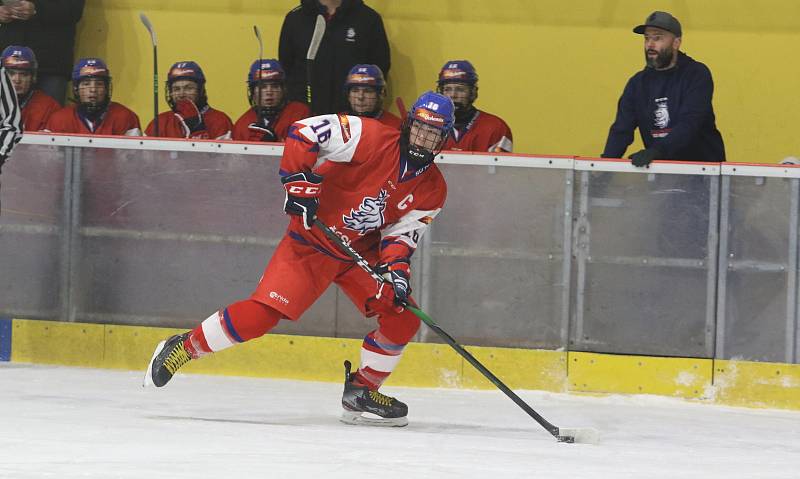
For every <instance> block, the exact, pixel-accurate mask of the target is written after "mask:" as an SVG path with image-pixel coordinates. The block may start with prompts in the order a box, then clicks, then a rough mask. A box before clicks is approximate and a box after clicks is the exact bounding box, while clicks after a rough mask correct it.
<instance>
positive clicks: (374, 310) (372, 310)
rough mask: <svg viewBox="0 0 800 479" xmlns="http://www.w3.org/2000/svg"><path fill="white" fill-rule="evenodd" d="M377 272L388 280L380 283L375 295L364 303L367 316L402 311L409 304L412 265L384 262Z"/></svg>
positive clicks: (403, 262) (377, 268)
mask: <svg viewBox="0 0 800 479" xmlns="http://www.w3.org/2000/svg"><path fill="white" fill-rule="evenodd" d="M375 272H376V273H378V274H380V275H381V276H383V277H384V278H386V282H383V283H381V284H379V285H378V291H377V293H375V296H372V297H371V298H369V299H367V302H366V304H365V305H364V309H366V310H367V317H368V318H371V317H372V316H375V315H377V314H387V313H388V314H391V313H402V312H403V309H404V307H405V305H406V304H408V295H410V294H411V286H410V282H411V267H410V266H409V264H408V262H407V261H395V262H394V263H392V264H382V265H380V266H378V267H376V268H375Z"/></svg>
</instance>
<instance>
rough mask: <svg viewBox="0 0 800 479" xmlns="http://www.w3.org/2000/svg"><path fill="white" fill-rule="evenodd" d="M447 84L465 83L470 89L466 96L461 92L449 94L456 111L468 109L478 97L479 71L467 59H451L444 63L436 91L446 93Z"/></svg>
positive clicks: (460, 111) (461, 111)
mask: <svg viewBox="0 0 800 479" xmlns="http://www.w3.org/2000/svg"><path fill="white" fill-rule="evenodd" d="M445 85H463V86H465V87H466V88H467V89H468V90H469V91H468V93H467V95H466V98H464V95H463V94H461V93H456V94H453V93H452V92H448V94H447V96H450V98H451V99H452V100H453V102H454V103H455V107H456V113H463V112H465V111H468V110H469V109H470V108H472V104H473V103H474V102H475V100H477V99H478V73H477V72H476V71H475V67H474V66H472V63H470V62H469V61H467V60H450V61H448V62H446V63H445V64H444V65H442V69H441V70H440V71H439V79H438V81H437V88H436V91H437V92H439V93H441V94H443V95H444V94H445ZM457 90H461V88H457Z"/></svg>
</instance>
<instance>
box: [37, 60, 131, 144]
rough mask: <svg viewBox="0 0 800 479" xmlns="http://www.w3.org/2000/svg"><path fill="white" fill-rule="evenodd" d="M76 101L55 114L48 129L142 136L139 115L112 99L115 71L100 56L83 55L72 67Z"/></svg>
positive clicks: (89, 133) (80, 132)
mask: <svg viewBox="0 0 800 479" xmlns="http://www.w3.org/2000/svg"><path fill="white" fill-rule="evenodd" d="M72 94H73V96H74V102H75V104H73V105H70V106H67V107H65V108H62V109H61V110H59V111H57V112H55V113H53V114H52V115H51V116H50V119H48V120H47V126H46V127H45V131H52V132H54V133H79V134H83V135H126V136H141V134H142V129H141V126H140V125H139V117H138V116H136V113H134V112H133V111H131V110H130V109H129V108H127V107H125V106H123V105H120V104H119V103H117V102H113V101H111V72H110V71H109V69H108V66H107V65H106V64H105V62H104V61H103V60H101V59H99V58H81V59H80V60H78V62H77V63H75V67H74V68H73V69H72Z"/></svg>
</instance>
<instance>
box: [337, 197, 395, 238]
mask: <svg viewBox="0 0 800 479" xmlns="http://www.w3.org/2000/svg"><path fill="white" fill-rule="evenodd" d="M387 198H389V193H387V192H386V190H381V192H380V193H378V196H377V197H375V198H372V197H369V196H367V197H366V198H364V199H363V200H362V201H361V204H360V205H359V206H358V210H354V209H352V208H351V209H350V214H349V215H347V216H342V221H344V226H345V228H347V229H349V230H353V231H358V235H359V236H364V235H365V234H367V233H369V232H370V231H375V230H377V229H378V228H380V227H381V225H383V211H384V210H385V209H386V199H387Z"/></svg>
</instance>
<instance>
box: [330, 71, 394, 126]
mask: <svg viewBox="0 0 800 479" xmlns="http://www.w3.org/2000/svg"><path fill="white" fill-rule="evenodd" d="M344 94H345V96H346V97H347V104H348V105H349V108H348V110H347V111H346V112H345V113H347V114H348V115H357V116H360V117H365V118H375V119H376V120H378V121H379V122H381V123H383V124H384V125H387V126H391V127H392V128H396V129H398V130H399V129H400V126H401V123H402V120H400V117H398V116H397V115H394V114H392V113H389V112H388V111H385V110H384V109H383V101H384V100H385V99H386V82H385V81H384V79H383V73H382V72H381V69H380V68H378V65H366V64H362V65H356V66H354V67H353V68H351V69H350V72H349V73H348V74H347V78H346V79H345V81H344Z"/></svg>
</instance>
